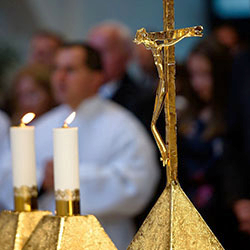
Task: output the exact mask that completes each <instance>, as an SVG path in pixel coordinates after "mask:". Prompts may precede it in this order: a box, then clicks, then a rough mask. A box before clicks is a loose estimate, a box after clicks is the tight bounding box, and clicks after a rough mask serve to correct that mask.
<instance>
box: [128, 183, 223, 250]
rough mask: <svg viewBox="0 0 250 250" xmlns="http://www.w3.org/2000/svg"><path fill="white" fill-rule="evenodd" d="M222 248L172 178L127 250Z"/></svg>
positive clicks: (207, 249)
mask: <svg viewBox="0 0 250 250" xmlns="http://www.w3.org/2000/svg"><path fill="white" fill-rule="evenodd" d="M134 249H135V250H138V249H143V250H154V249H155V250H156V249H157V250H170V249H171V250H172V249H173V250H184V249H185V250H201V249H202V250H211V249H213V250H223V249H224V248H223V247H222V245H221V244H220V242H219V241H218V240H217V238H216V237H215V235H214V234H213V233H212V231H211V230H210V228H209V227H208V226H207V224H206V222H205V221H204V220H203V219H202V217H201V215H200V214H199V213H198V211H197V210H196V209H195V207H194V206H193V204H192V203H191V201H190V200H189V199H188V197H187V196H186V195H185V193H184V192H183V190H182V189H181V187H180V185H179V183H176V182H174V181H172V182H171V183H170V184H169V185H168V186H167V187H166V188H165V190H164V191H163V193H162V195H161V196H160V198H159V199H158V201H157V202H156V204H155V206H154V207H153V208H152V210H151V211H150V213H149V215H148V216H147V218H146V220H145V221H144V223H143V224H142V226H141V228H140V229H139V231H138V232H137V234H136V235H135V237H134V239H133V241H132V242H131V243H130V245H129V247H128V250H134Z"/></svg>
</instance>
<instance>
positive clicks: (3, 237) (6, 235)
mask: <svg viewBox="0 0 250 250" xmlns="http://www.w3.org/2000/svg"><path fill="white" fill-rule="evenodd" d="M47 214H50V212H48V211H33V212H12V211H3V212H1V214H0V249H1V250H10V249H11V250H13V249H14V250H21V249H22V247H23V245H24V244H25V242H26V240H27V239H28V237H29V236H30V234H31V233H32V231H33V230H34V228H35V227H36V225H37V223H38V222H39V221H40V219H41V218H42V217H43V216H44V215H47Z"/></svg>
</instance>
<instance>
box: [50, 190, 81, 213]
mask: <svg viewBox="0 0 250 250" xmlns="http://www.w3.org/2000/svg"><path fill="white" fill-rule="evenodd" d="M55 199H56V215H58V216H72V215H79V214H80V190H79V189H76V190H56V191H55Z"/></svg>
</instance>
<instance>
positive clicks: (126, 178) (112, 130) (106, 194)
mask: <svg viewBox="0 0 250 250" xmlns="http://www.w3.org/2000/svg"><path fill="white" fill-rule="evenodd" d="M102 77H103V74H102V67H101V60H100V58H99V54H98V53H97V52H96V51H95V50H93V49H92V48H91V47H89V46H88V45H83V44H71V45H65V46H63V47H62V48H61V49H60V50H59V51H58V53H57V56H56V62H55V70H54V73H53V75H52V85H53V88H54V90H55V94H56V98H57V99H58V101H60V102H61V103H64V104H63V105H61V106H59V107H56V108H55V109H53V110H51V111H50V112H48V113H47V114H45V115H44V116H43V117H41V118H39V119H38V120H37V121H36V122H35V123H34V125H35V126H36V152H37V170H38V176H39V178H38V179H39V182H40V183H42V188H43V190H45V193H44V194H43V195H41V197H40V198H41V199H40V202H39V207H40V208H41V209H49V210H53V208H54V197H53V163H52V157H53V140H52V132H53V131H52V129H53V128H55V127H61V126H62V125H63V122H64V120H65V118H66V117H67V116H68V115H69V114H70V113H71V112H72V111H73V110H75V111H76V119H75V120H74V121H73V123H72V125H71V126H72V127H73V126H74V127H75V126H77V127H78V128H79V161H80V166H79V173H80V194H81V213H82V214H94V215H96V216H97V218H98V219H99V220H100V222H101V223H102V225H103V226H104V229H105V230H106V232H107V233H108V234H109V235H110V237H111V239H112V240H113V241H114V243H115V244H116V246H117V247H118V249H126V247H127V245H128V244H129V242H130V241H131V240H132V237H133V235H134V233H135V227H134V224H133V220H132V218H133V217H134V216H135V215H136V214H138V213H139V212H140V211H141V210H143V208H144V207H145V206H146V204H147V202H148V201H149V200H150V198H151V195H152V194H153V192H154V188H155V186H156V184H157V181H158V177H159V176H158V174H159V173H158V167H157V161H156V155H155V151H154V146H153V143H152V141H151V139H150V138H149V136H148V135H147V132H146V131H145V129H144V127H143V126H142V125H141V124H140V123H139V121H138V120H137V119H136V118H135V117H134V116H133V115H132V114H131V113H130V112H128V111H126V110H125V109H124V108H122V107H120V106H119V105H117V104H115V103H113V102H111V101H108V100H104V99H102V98H100V97H98V96H97V92H98V89H99V87H100V86H101V84H102V82H103V79H102Z"/></svg>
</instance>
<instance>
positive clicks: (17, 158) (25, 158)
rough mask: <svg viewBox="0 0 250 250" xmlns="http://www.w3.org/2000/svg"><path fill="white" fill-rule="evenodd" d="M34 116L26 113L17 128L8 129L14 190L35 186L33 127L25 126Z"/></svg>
mask: <svg viewBox="0 0 250 250" xmlns="http://www.w3.org/2000/svg"><path fill="white" fill-rule="evenodd" d="M34 116H35V115H34V114H32V113H28V114H27V115H25V116H24V117H23V119H22V123H21V125H20V126H19V127H11V128H10V140H11V152H12V169H13V185H14V187H16V188H20V187H21V186H28V187H33V186H36V185H37V182H36V158H35V140H34V127H33V126H26V125H25V124H27V123H29V122H30V121H31V120H32V119H33V118H34Z"/></svg>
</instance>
